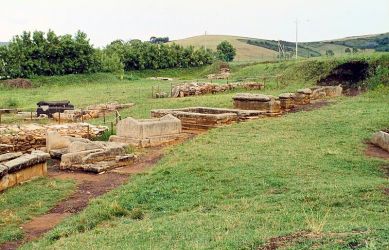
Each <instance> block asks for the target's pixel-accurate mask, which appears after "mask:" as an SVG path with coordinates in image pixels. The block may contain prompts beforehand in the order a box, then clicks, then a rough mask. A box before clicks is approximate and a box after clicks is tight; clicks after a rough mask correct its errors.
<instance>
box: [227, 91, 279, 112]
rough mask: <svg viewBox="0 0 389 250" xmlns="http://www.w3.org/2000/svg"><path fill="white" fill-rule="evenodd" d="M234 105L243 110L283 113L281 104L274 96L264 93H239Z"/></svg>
mask: <svg viewBox="0 0 389 250" xmlns="http://www.w3.org/2000/svg"><path fill="white" fill-rule="evenodd" d="M233 100H234V107H235V108H236V109H243V110H259V111H263V112H266V113H271V114H280V113H281V104H280V102H279V101H278V100H276V99H275V98H274V97H273V96H268V95H262V94H237V95H236V96H235V97H234V98H233Z"/></svg>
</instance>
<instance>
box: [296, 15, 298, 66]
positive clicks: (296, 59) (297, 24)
mask: <svg viewBox="0 0 389 250" xmlns="http://www.w3.org/2000/svg"><path fill="white" fill-rule="evenodd" d="M297 58H298V19H297V18H296V60H297Z"/></svg>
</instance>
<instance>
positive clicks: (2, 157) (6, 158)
mask: <svg viewBox="0 0 389 250" xmlns="http://www.w3.org/2000/svg"><path fill="white" fill-rule="evenodd" d="M22 155H23V153H22V152H16V153H7V154H2V155H0V162H4V161H9V160H12V159H15V158H18V157H20V156H22Z"/></svg>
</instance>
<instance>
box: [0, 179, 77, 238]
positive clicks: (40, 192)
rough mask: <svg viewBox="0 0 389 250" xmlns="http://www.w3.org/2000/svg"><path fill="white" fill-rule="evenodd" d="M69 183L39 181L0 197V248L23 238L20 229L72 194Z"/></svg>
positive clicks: (11, 190) (28, 183) (21, 186)
mask: <svg viewBox="0 0 389 250" xmlns="http://www.w3.org/2000/svg"><path fill="white" fill-rule="evenodd" d="M74 188H75V185H74V182H72V181H63V180H49V179H47V178H40V179H37V180H34V181H30V182H27V183H25V184H23V185H19V186H16V187H13V188H10V189H8V190H6V191H4V192H3V193H0V245H1V244H2V243H4V242H7V241H13V240H19V239H22V238H23V230H22V229H21V228H20V226H21V225H22V224H23V223H25V222H27V221H28V220H30V219H32V218H34V217H36V216H38V215H41V214H44V213H46V212H47V211H49V210H50V208H52V207H53V206H54V205H55V204H56V203H57V202H59V201H60V200H61V199H64V198H66V197H67V196H68V195H70V194H71V193H72V192H73V191H74Z"/></svg>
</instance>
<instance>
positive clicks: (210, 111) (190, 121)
mask: <svg viewBox="0 0 389 250" xmlns="http://www.w3.org/2000/svg"><path fill="white" fill-rule="evenodd" d="M168 114H170V115H173V116H174V117H177V118H178V119H180V120H181V124H182V129H183V130H189V131H204V130H207V129H210V128H216V127H221V126H223V125H226V124H231V123H234V122H238V121H244V120H247V119H252V118H256V117H260V116H262V115H265V113H264V112H261V111H256V110H238V109H222V108H207V107H191V108H182V109H156V110H152V111H151V116H152V117H156V118H159V117H163V116H165V115H168Z"/></svg>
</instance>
